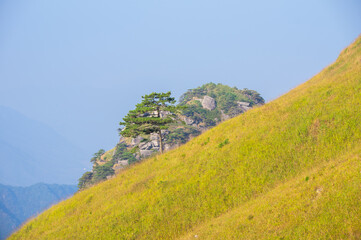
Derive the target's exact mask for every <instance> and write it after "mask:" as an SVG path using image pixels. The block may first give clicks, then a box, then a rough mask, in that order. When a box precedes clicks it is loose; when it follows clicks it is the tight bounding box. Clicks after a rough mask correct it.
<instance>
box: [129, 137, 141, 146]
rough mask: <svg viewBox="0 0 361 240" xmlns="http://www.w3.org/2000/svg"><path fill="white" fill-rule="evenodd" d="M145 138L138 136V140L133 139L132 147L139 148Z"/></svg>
mask: <svg viewBox="0 0 361 240" xmlns="http://www.w3.org/2000/svg"><path fill="white" fill-rule="evenodd" d="M143 139H144V138H143V137H142V136H137V137H136V138H132V141H131V143H130V145H131V146H132V147H134V146H137V145H138V144H139V143H140V142H141V141H142V140H143Z"/></svg>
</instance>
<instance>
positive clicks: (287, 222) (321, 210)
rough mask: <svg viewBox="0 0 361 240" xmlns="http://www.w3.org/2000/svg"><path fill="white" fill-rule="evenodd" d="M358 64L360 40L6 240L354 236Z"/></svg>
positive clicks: (360, 159) (357, 227) (359, 134)
mask: <svg viewBox="0 0 361 240" xmlns="http://www.w3.org/2000/svg"><path fill="white" fill-rule="evenodd" d="M360 59H361V37H360V38H358V39H357V40H356V42H355V43H353V44H352V45H351V46H349V47H348V48H347V49H346V50H344V51H343V52H342V53H341V55H340V56H339V58H338V59H337V61H336V62H335V63H334V64H332V65H331V66H330V67H328V68H326V69H324V70H323V71H322V72H321V73H319V74H318V75H316V76H315V77H313V78H312V79H311V80H309V81H307V82H306V83H304V84H302V85H300V86H298V87H297V88H295V89H294V90H292V91H290V92H289V93H287V94H285V95H284V96H282V97H280V98H278V99H277V100H275V101H272V102H270V103H268V104H266V105H264V106H261V107H258V108H254V109H252V110H250V111H247V112H246V113H245V114H242V115H240V116H238V117H235V118H232V119H230V120H228V121H225V122H223V123H222V124H219V125H218V126H216V127H214V128H212V129H210V130H209V131H207V132H205V133H203V134H202V135H200V136H198V137H196V138H194V139H193V140H191V141H189V142H187V143H186V144H184V145H182V146H181V147H179V148H177V149H175V150H172V151H169V152H167V153H165V154H162V155H157V156H155V157H153V158H149V159H147V160H145V161H143V162H141V163H139V164H135V165H133V166H132V167H130V168H129V169H127V170H125V171H122V172H120V174H118V175H117V176H116V177H114V178H112V179H111V180H109V181H104V182H102V183H100V184H98V185H96V186H94V187H91V188H89V189H86V190H84V191H82V192H79V193H77V194H76V195H74V196H73V197H72V198H71V199H68V200H66V201H64V202H62V203H60V204H57V205H55V206H53V207H52V208H50V209H49V210H48V211H45V212H44V213H42V214H41V215H39V216H38V217H36V218H34V219H33V220H31V221H29V222H28V223H27V224H25V225H24V226H23V227H22V228H21V229H20V230H19V231H18V232H16V233H15V234H13V235H12V236H11V237H10V239H89V238H92V239H194V238H195V236H197V238H199V239H360V236H361V204H360V201H361V195H360V185H361V178H360V171H361V124H360V123H361V114H360V109H361V95H360V92H361V61H360ZM226 139H228V141H227V144H226V145H223V146H222V147H221V148H219V147H218V146H219V144H220V143H222V142H223V143H224V142H225V140H226ZM306 177H309V178H308V181H305V179H306Z"/></svg>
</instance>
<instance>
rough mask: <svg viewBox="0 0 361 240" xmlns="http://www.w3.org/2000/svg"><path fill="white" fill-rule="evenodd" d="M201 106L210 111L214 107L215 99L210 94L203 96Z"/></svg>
mask: <svg viewBox="0 0 361 240" xmlns="http://www.w3.org/2000/svg"><path fill="white" fill-rule="evenodd" d="M202 107H203V108H205V109H208V110H210V111H211V110H213V109H215V108H216V100H214V98H212V97H210V96H204V98H203V100H202Z"/></svg>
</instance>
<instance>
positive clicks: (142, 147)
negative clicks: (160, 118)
mask: <svg viewBox="0 0 361 240" xmlns="http://www.w3.org/2000/svg"><path fill="white" fill-rule="evenodd" d="M152 147H153V145H152V142H142V143H140V144H139V149H140V150H150V149H152Z"/></svg>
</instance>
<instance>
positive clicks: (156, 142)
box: [151, 139, 159, 147]
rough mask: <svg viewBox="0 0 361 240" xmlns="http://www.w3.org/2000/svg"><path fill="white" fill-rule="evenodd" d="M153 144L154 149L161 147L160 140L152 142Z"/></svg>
mask: <svg viewBox="0 0 361 240" xmlns="http://www.w3.org/2000/svg"><path fill="white" fill-rule="evenodd" d="M151 143H152V145H153V147H159V142H158V139H157V140H153V141H151Z"/></svg>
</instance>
